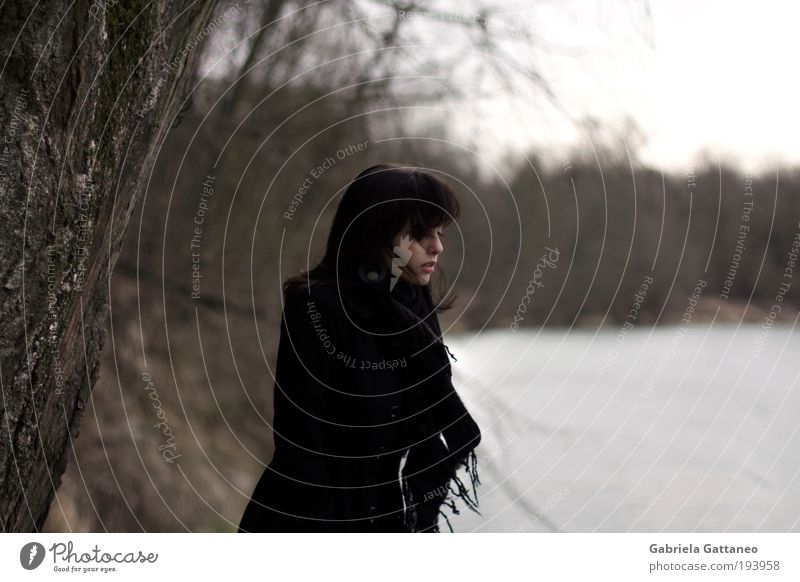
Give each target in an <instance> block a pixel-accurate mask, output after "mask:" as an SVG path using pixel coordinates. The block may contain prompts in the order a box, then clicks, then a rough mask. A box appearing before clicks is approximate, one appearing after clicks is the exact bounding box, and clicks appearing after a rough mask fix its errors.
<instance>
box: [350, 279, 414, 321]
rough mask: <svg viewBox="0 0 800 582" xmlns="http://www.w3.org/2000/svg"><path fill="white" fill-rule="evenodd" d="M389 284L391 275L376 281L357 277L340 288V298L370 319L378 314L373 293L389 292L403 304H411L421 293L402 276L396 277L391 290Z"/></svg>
mask: <svg viewBox="0 0 800 582" xmlns="http://www.w3.org/2000/svg"><path fill="white" fill-rule="evenodd" d="M390 286H391V277H388V276H386V277H384V278H383V279H382V280H381V281H379V282H377V283H368V282H365V281H363V280H360V279H359V280H358V281H357V282H356V283H355V284H353V285H351V286H349V287H344V288H342V289H341V291H342V300H343V301H344V302H345V303H346V305H347V307H348V308H350V309H352V310H353V311H355V312H356V313H358V314H359V315H360V316H361V317H363V318H366V319H372V318H374V317H376V316H377V315H378V309H377V306H376V302H375V299H374V294H375V293H382V294H389V293H391V294H392V296H393V297H394V298H395V299H397V300H398V301H400V302H401V303H404V304H405V305H411V304H412V303H414V302H415V301H417V299H418V295H419V294H421V293H422V289H421V288H420V287H419V285H414V284H413V283H409V282H407V281H406V280H405V279H403V278H399V279H397V280H396V282H395V284H394V286H393V287H391V290H390Z"/></svg>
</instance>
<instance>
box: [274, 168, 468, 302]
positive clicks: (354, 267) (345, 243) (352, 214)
mask: <svg viewBox="0 0 800 582" xmlns="http://www.w3.org/2000/svg"><path fill="white" fill-rule="evenodd" d="M459 212H460V206H459V204H458V199H457V198H456V195H455V192H454V191H453V189H452V188H451V187H450V185H449V184H448V183H447V182H445V181H444V179H442V178H440V177H439V176H437V175H436V174H434V173H432V172H429V171H426V170H423V169H420V168H417V167H414V166H404V165H400V164H378V165H376V166H371V167H369V168H367V169H366V170H364V171H363V172H361V173H360V174H359V175H358V176H356V177H355V178H354V179H353V180H352V182H350V184H349V185H348V187H347V189H346V190H345V192H344V195H343V196H342V199H341V200H340V201H339V206H338V208H337V209H336V214H335V216H334V218H333V224H332V225H331V230H330V234H329V235H328V242H327V244H326V247H325V255H324V256H323V258H322V260H321V261H320V263H319V264H318V265H317V266H316V267H314V268H313V269H310V270H309V271H306V272H302V273H300V274H299V275H294V276H292V277H289V278H288V279H287V280H286V281H285V282H284V284H283V292H284V295H285V294H287V293H290V292H292V291H293V290H295V289H301V288H305V287H306V286H307V285H309V284H312V285H313V284H315V283H318V282H323V281H324V282H327V283H330V282H333V283H334V284H335V283H336V281H337V270H338V275H339V280H340V281H342V280H346V279H347V278H348V277H354V276H356V273H357V271H358V267H359V265H361V264H363V263H364V262H365V261H367V260H383V259H382V256H381V253H382V252H384V251H385V250H386V249H388V250H390V251H391V249H392V241H393V240H394V237H395V236H396V235H397V234H398V233H399V232H400V231H401V230H402V229H403V227H404V226H405V225H406V224H409V225H410V234H411V236H412V237H414V239H416V240H420V239H422V238H423V237H424V236H425V235H426V234H427V233H428V232H429V231H430V230H431V229H433V228H436V227H438V226H447V225H449V224H450V223H451V222H453V221H454V220H455V219H456V218H457V217H458V215H459ZM436 272H437V273H441V275H440V276H439V277H438V282H439V284H438V289H437V294H436V296H435V297H433V295H432V299H433V303H434V305H437V306H438V307H437V310H438V311H444V310H446V309H449V308H451V307H452V306H453V302H454V301H455V299H456V297H455V295H454V294H451V295H450V297H449V299H448V300H447V301H441V299H442V298H441V297H440V295H441V293H443V292H444V291H445V290H446V287H447V285H446V280H445V277H444V273H442V272H441V269H440V268H437V270H436ZM425 287H430V285H425ZM428 292H430V289H428Z"/></svg>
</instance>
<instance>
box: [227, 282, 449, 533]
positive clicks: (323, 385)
mask: <svg viewBox="0 0 800 582" xmlns="http://www.w3.org/2000/svg"><path fill="white" fill-rule="evenodd" d="M397 285H401V287H400V288H399V289H398V291H403V290H404V288H403V287H402V286H407V287H406V288H405V289H408V288H410V287H411V286H410V285H409V284H408V283H406V282H405V281H403V280H402V279H401V280H400V281H399V282H398V283H397ZM411 295H412V297H413V299H409V302H408V303H406V304H407V306H408V307H409V308H411V309H412V310H413V311H415V312H416V313H417V314H418V315H420V316H424V315H426V314H428V313H432V311H433V310H432V307H433V306H432V303H431V302H430V295H429V294H428V293H423V292H422V288H420V287H417V288H415V289H413V290H412V294H411ZM396 296H398V297H400V298H403V297H406V295H404V294H403V293H398V294H397V295H396ZM403 301H404V303H405V302H406V301H405V300H403ZM379 317H380V313H377V312H376V309H375V306H374V305H371V304H370V302H369V301H368V299H367V298H366V297H365V296H364V295H362V294H360V293H359V292H358V289H357V288H356V289H353V290H345V289H343V290H342V291H341V295H340V293H339V291H338V290H337V288H336V287H335V286H333V285H323V284H318V285H314V286H312V287H311V288H310V290H309V289H303V290H301V291H296V292H294V293H292V294H289V295H288V296H287V297H286V299H285V302H284V312H283V318H282V321H281V336H280V343H279V347H278V358H277V364H276V382H275V392H274V420H273V431H274V433H273V434H274V441H275V452H274V455H273V458H272V461H271V462H270V464H269V466H268V467H267V468H266V469H265V471H264V473H263V475H262V477H261V479H260V480H259V481H258V484H257V485H256V488H255V490H254V492H253V495H252V499H251V500H250V503H249V504H248V506H247V508H246V509H245V512H244V515H243V516H242V520H241V523H240V525H239V531H240V532H267V531H269V532H298V531H302V532H313V531H328V532H402V531H407V530H406V529H405V527H404V525H403V523H404V522H403V496H402V491H401V481H400V479H399V476H398V472H399V470H400V467H401V462H402V460H403V453H404V443H403V442H402V430H403V423H404V422H414V419H413V418H410V419H406V418H405V414H404V412H405V406H404V400H405V397H404V394H405V392H404V383H403V380H402V378H401V376H400V373H399V372H398V369H399V367H401V366H407V365H408V361H407V360H406V359H405V358H402V359H397V358H395V357H393V356H392V354H391V353H389V350H387V348H386V343H385V342H382V340H381V338H379V337H376V336H375V335H372V334H370V333H368V331H367V330H370V329H375V327H374V326H372V325H371V323H374V322H375V318H379ZM426 322H427V323H428V325H429V326H430V327H431V328H432V329H433V330H434V332H435V333H436V334H437V335H440V334H441V332H440V329H439V324H438V321H437V318H436V314H435V313H433V314H432V315H430V316H429V317H428V319H427V320H426ZM359 328H361V329H359ZM436 513H438V509H437V510H436ZM418 519H419V520H420V521H421V522H422V527H420V526H419V525H418V528H417V529H424V528H425V526H426V523H429V524H431V525H435V524H436V523H437V521H438V517H437V515H435V514H434V513H433V512H430V511H429V512H428V513H427V514H424V515H421V516H419V518H418Z"/></svg>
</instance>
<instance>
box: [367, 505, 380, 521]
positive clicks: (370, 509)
mask: <svg viewBox="0 0 800 582" xmlns="http://www.w3.org/2000/svg"><path fill="white" fill-rule="evenodd" d="M368 513H369V515H375V514H376V513H378V508H377V507H375V506H374V505H371V506H370V508H369V512H368ZM369 522H370V523H375V518H374V517H372V518H370V520H369Z"/></svg>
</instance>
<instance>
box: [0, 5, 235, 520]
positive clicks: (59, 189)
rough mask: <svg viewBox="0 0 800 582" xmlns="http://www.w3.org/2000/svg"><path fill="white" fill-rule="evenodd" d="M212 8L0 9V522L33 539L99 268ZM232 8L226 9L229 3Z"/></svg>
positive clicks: (63, 447) (56, 466) (74, 390)
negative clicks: (30, 534) (2, 61)
mask: <svg viewBox="0 0 800 582" xmlns="http://www.w3.org/2000/svg"><path fill="white" fill-rule="evenodd" d="M215 3H216V0H201V1H199V2H195V3H192V2H188V1H187V2H150V1H145V0H92V1H91V2H89V1H88V0H78V1H77V2H75V3H74V4H73V3H71V2H67V1H66V0H52V1H50V2H46V3H38V4H37V3H36V2H34V1H33V0H15V1H13V2H5V3H3V5H2V8H0V46H2V51H0V53H1V54H2V55H4V57H5V56H7V57H8V60H7V61H5V64H4V68H3V69H2V72H0V83H2V94H0V119H2V123H0V224H2V230H0V306H1V307H0V309H2V326H0V396H2V402H1V403H0V404H1V405H2V408H0V523H2V527H3V531H38V530H39V529H40V528H41V525H42V523H43V522H44V520H45V517H46V516H47V512H48V508H49V506H50V503H51V501H52V499H53V495H54V493H55V491H56V489H57V488H58V486H59V484H60V482H61V475H62V474H63V472H64V469H65V466H66V462H67V449H68V447H71V446H72V443H71V441H72V439H74V438H75V437H76V436H77V434H78V424H79V421H80V418H81V413H82V411H83V409H84V406H85V403H86V400H87V398H89V396H90V391H91V389H92V386H93V385H94V382H95V379H96V377H97V373H98V362H99V357H100V353H101V350H102V346H103V342H104V335H105V329H106V316H107V308H108V289H109V283H110V276H111V271H112V269H113V268H114V265H115V263H116V260H117V255H118V253H119V249H120V244H121V241H122V238H123V236H124V234H125V231H126V229H127V226H128V222H129V219H130V211H131V209H132V208H133V206H134V202H135V200H136V196H137V195H138V194H139V193H140V192H141V191H142V190H143V187H144V186H146V183H147V178H148V175H149V171H150V169H151V168H152V166H153V163H154V159H155V156H156V155H157V151H158V147H159V145H160V144H161V142H162V140H163V139H164V137H165V134H166V132H167V131H168V130H169V128H170V126H171V124H172V123H173V121H174V119H175V116H176V114H177V113H178V111H179V109H180V108H181V106H182V103H183V101H184V98H185V97H186V96H187V93H188V91H190V89H191V87H190V82H191V80H192V79H193V77H194V71H195V69H196V66H197V63H198V58H199V52H200V47H201V45H202V41H203V40H204V39H205V38H206V36H208V34H210V32H211V31H212V30H213V29H214V28H216V26H221V25H222V24H223V21H224V20H225V19H226V15H227V13H226V14H223V15H220V16H217V17H216V18H214V19H213V20H211V13H212V10H213V6H214V4H215ZM234 8H235V7H234Z"/></svg>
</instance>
